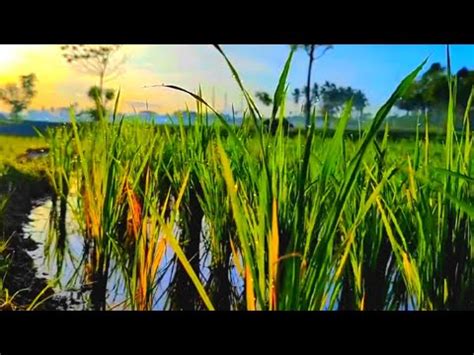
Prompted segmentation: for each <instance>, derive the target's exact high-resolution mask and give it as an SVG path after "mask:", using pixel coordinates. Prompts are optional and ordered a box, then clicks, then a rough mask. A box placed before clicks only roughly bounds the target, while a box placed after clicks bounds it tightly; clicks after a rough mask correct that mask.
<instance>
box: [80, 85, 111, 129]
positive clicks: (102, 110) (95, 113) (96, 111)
mask: <svg viewBox="0 0 474 355" xmlns="http://www.w3.org/2000/svg"><path fill="white" fill-rule="evenodd" d="M87 96H88V97H89V98H90V99H91V100H93V101H94V103H95V108H93V109H90V110H88V112H89V114H91V115H92V117H94V119H95V120H96V121H98V120H100V118H101V117H105V115H106V112H107V111H106V108H107V104H108V103H109V102H110V101H112V100H113V99H114V97H115V91H114V90H112V89H106V90H105V91H104V92H103V93H102V90H101V88H100V87H98V86H93V87H91V88H90V89H89V91H88V92H87Z"/></svg>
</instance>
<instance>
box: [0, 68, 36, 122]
mask: <svg viewBox="0 0 474 355" xmlns="http://www.w3.org/2000/svg"><path fill="white" fill-rule="evenodd" d="M36 81H37V78H36V75H35V74H33V73H32V74H28V75H22V76H20V84H19V85H18V84H7V85H5V87H4V88H2V89H0V100H2V101H3V102H5V103H6V104H7V105H9V106H11V115H12V117H13V118H16V117H18V115H19V114H20V113H21V112H22V111H24V110H26V109H27V108H28V106H29V105H30V103H31V100H32V99H33V97H34V96H35V95H36V90H35V86H36Z"/></svg>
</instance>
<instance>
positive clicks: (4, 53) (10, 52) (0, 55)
mask: <svg viewBox="0 0 474 355" xmlns="http://www.w3.org/2000/svg"><path fill="white" fill-rule="evenodd" d="M19 47H20V46H16V45H10V44H1V45H0V71H1V70H4V69H6V68H5V67H9V66H10V65H12V64H15V62H16V60H17V59H18V52H19Z"/></svg>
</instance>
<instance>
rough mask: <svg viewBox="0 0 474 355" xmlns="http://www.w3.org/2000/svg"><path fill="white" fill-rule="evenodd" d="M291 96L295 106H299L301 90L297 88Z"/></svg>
mask: <svg viewBox="0 0 474 355" xmlns="http://www.w3.org/2000/svg"><path fill="white" fill-rule="evenodd" d="M291 95H292V96H293V101H294V102H295V104H297V105H298V104H299V102H300V97H301V90H300V89H298V88H295V90H293V93H292V94H291Z"/></svg>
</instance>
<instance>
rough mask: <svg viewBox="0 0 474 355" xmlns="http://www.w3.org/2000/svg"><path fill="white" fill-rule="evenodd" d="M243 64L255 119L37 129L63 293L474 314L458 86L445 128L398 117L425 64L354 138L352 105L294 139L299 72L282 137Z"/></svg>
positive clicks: (203, 111)
mask: <svg viewBox="0 0 474 355" xmlns="http://www.w3.org/2000/svg"><path fill="white" fill-rule="evenodd" d="M290 61H291V55H290V58H289V60H288V62H287V66H289V65H290ZM228 64H229V68H230V70H232V71H233V73H234V77H235V80H236V82H237V84H238V85H239V86H240V87H241V89H242V92H243V94H244V96H245V98H246V102H247V106H248V108H247V111H246V113H245V115H244V120H243V124H242V125H238V126H235V125H229V124H228V123H227V121H226V120H225V119H224V118H222V117H221V116H220V114H219V113H218V112H216V111H214V109H213V108H212V107H210V105H208V104H207V102H206V101H205V100H204V99H203V98H202V97H201V96H200V95H199V94H192V93H189V94H191V95H193V96H194V98H195V99H196V106H197V116H196V118H195V122H194V124H193V125H188V124H186V122H187V117H186V115H183V116H182V117H178V118H179V121H180V122H179V124H178V125H174V126H167V125H154V124H150V123H145V122H140V121H139V120H136V121H124V120H122V119H121V117H120V116H119V115H118V114H117V113H116V112H115V113H114V115H113V122H108V121H106V120H105V119H102V120H100V121H99V122H94V123H78V122H77V121H76V118H75V117H74V114H73V112H72V111H71V123H72V125H71V126H70V127H58V128H55V129H53V130H51V131H49V132H48V134H45V135H44V137H41V138H38V139H40V140H41V144H43V143H44V144H45V145H47V146H48V147H49V149H50V151H49V154H48V155H47V156H46V157H42V158H40V159H41V160H39V162H36V163H35V164H37V165H40V166H41V168H38V169H41V171H43V172H44V174H43V175H44V178H45V179H46V180H47V182H48V185H49V186H50V187H51V191H52V192H51V194H49V195H48V196H47V198H45V199H44V200H43V201H42V204H41V205H40V206H39V208H40V209H39V210H36V213H37V214H36V215H33V217H31V218H30V219H34V218H36V217H38V214H42V215H43V219H42V220H43V221H44V223H43V224H41V223H40V224H41V228H38V223H37V224H35V223H32V222H31V221H30V222H29V224H28V223H27V227H28V228H30V232H31V233H33V234H34V233H35V231H36V232H37V233H39V235H40V237H39V238H42V249H41V254H42V255H41V256H37V260H41V265H43V266H41V265H39V264H38V265H36V267H37V268H40V267H43V268H44V270H43V271H45V274H44V275H47V278H48V286H47V287H48V288H49V289H52V290H54V294H50V295H49V296H48V297H49V298H54V297H57V296H58V295H62V296H63V297H65V298H69V301H68V306H67V307H66V308H67V309H94V310H113V309H127V310H158V309H159V310H162V309H163V310H249V311H253V310H270V311H273V310H300V311H303V310H360V311H365V310H472V309H474V274H473V273H474V263H473V260H474V258H473V256H474V255H473V254H474V238H473V227H474V207H473V204H472V201H473V200H474V184H473V183H474V171H473V154H472V145H473V137H472V127H471V126H470V117H469V112H470V104H469V105H468V109H467V111H466V114H465V115H464V116H463V117H457V115H456V109H455V103H454V102H455V100H454V99H452V98H454V97H455V94H456V85H455V79H454V78H452V79H451V78H450V79H449V82H448V83H447V85H449V88H450V97H451V99H450V101H449V107H448V114H447V117H446V128H445V130H444V132H443V133H440V135H439V136H438V137H437V138H433V137H432V136H431V135H429V134H428V133H429V131H430V127H429V117H422V118H421V121H420V122H421V125H420V127H419V129H418V130H417V131H416V132H413V139H402V140H394V139H393V137H392V136H391V133H390V130H389V129H388V126H386V125H385V118H386V117H387V115H388V114H389V112H390V110H391V108H392V106H393V105H394V103H395V102H396V100H398V98H399V97H400V96H401V95H402V94H403V93H404V92H405V91H406V90H407V88H408V87H409V86H410V84H411V82H412V81H413V80H414V78H415V77H416V76H417V74H418V73H419V71H420V70H421V66H420V67H419V68H417V69H416V70H414V71H413V72H412V73H410V74H409V75H408V76H407V77H406V78H405V79H404V80H403V81H402V82H401V83H400V84H399V86H398V87H397V88H396V90H395V91H394V92H393V94H392V96H391V97H389V98H388V100H387V102H386V103H385V104H384V105H383V106H382V107H380V109H379V110H378V112H377V113H376V114H375V116H374V118H373V120H372V121H371V122H370V124H369V125H368V126H367V127H366V128H364V129H363V130H361V131H360V132H358V133H357V134H356V135H355V137H352V138H349V137H347V136H346V135H345V128H346V126H347V124H348V121H349V120H350V118H351V112H352V107H351V102H348V103H347V104H346V107H345V110H344V112H343V113H342V114H341V115H340V117H339V119H338V121H337V125H336V128H335V130H333V131H331V132H329V131H328V130H327V129H322V130H319V129H318V130H316V129H315V128H314V125H313V126H311V127H310V128H308V129H306V130H299V131H297V132H296V133H292V134H291V135H290V134H288V133H286V132H285V131H284V129H283V118H284V116H285V107H284V101H285V100H284V97H285V95H286V89H285V88H286V76H287V73H288V67H285V69H284V70H283V72H282V75H281V78H280V82H279V84H278V87H277V88H276V90H275V95H274V100H273V101H274V102H273V110H272V116H271V117H270V119H272V120H276V121H277V122H279V125H278V127H279V128H278V129H277V131H276V133H274V134H270V133H268V132H266V131H265V130H264V128H263V125H262V124H261V122H262V121H263V118H262V115H261V114H260V112H259V110H258V107H257V105H256V104H255V102H254V101H253V99H252V98H251V95H249V94H248V92H247V91H246V90H245V88H244V86H243V85H242V83H241V82H240V79H239V76H238V73H237V72H236V71H235V69H234V68H233V67H232V64H231V63H230V62H228ZM173 89H175V90H181V91H184V89H181V88H177V87H174V88H173ZM471 98H472V95H471ZM471 98H470V100H471ZM119 100H120V99H119V98H117V103H118V102H119ZM117 103H116V107H117ZM211 114H212V115H214V116H216V117H217V118H218V119H217V120H213V122H212V123H209V115H211ZM314 119H315V115H314V114H313V120H314ZM458 122H462V127H463V129H462V131H459V130H455V128H454V127H455V124H456V123H458ZM5 164H6V163H5ZM12 164H13V163H12ZM7 165H8V164H7ZM9 166H10V165H9ZM0 201H1V200H0ZM5 201H7V200H5ZM6 204H7V202H5V203H3V204H2V203H1V202H0V211H1V207H2V206H5V205H6ZM35 216H36V217H35ZM35 228H36V229H35ZM0 250H1V245H0ZM38 258H39V259H38ZM45 265H46V266H45ZM0 267H2V264H0ZM7 267H8V263H5V268H6V271H5V272H7V273H8V268H7ZM0 289H1V287H0ZM46 294H47V293H40V294H38V295H37V297H36V298H35V299H34V304H35V307H36V305H40V304H42V303H44V302H47V301H46V298H45V295H46ZM1 297H2V299H3V300H5V292H4V291H3V293H2V296H1ZM73 300H74V301H73ZM35 307H30V308H35Z"/></svg>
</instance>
